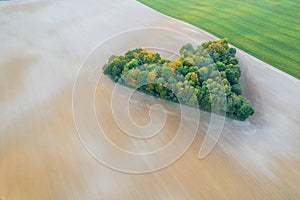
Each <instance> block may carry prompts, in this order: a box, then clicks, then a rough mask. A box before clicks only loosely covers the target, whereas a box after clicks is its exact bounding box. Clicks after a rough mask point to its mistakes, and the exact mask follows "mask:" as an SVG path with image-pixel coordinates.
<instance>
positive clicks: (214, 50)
mask: <svg viewBox="0 0 300 200" xmlns="http://www.w3.org/2000/svg"><path fill="white" fill-rule="evenodd" d="M235 53H236V51H235V49H234V48H229V47H228V41H227V39H223V40H217V41H208V42H205V43H203V44H202V45H200V46H198V47H197V48H196V49H195V48H194V47H193V46H192V45H191V44H186V45H184V46H183V47H182V48H181V49H180V54H181V58H179V59H177V60H174V61H170V60H164V59H162V58H161V57H160V55H159V54H158V53H154V52H149V51H146V50H143V49H135V50H131V51H128V52H127V53H126V54H125V55H124V56H119V57H117V56H112V57H110V58H109V62H108V64H106V65H105V66H104V67H103V70H104V74H106V75H108V76H110V77H111V78H112V79H113V80H114V81H115V82H120V83H122V84H125V85H126V86H129V87H132V88H136V89H138V90H139V91H142V92H145V93H147V94H150V95H153V96H156V97H159V98H162V99H166V100H170V101H174V102H180V103H182V104H185V105H188V106H192V107H199V108H200V109H203V110H206V111H211V112H214V113H217V114H222V115H226V116H227V117H230V118H233V119H238V120H245V119H246V118H247V117H249V116H250V115H252V114H253V113H254V110H253V108H252V105H251V103H250V102H249V100H247V99H246V98H245V97H243V96H241V94H242V86H241V84H240V82H239V78H240V76H241V70H240V67H239V65H238V61H237V59H236V58H235Z"/></svg>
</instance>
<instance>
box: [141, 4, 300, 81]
mask: <svg viewBox="0 0 300 200" xmlns="http://www.w3.org/2000/svg"><path fill="white" fill-rule="evenodd" d="M138 1H140V2H142V3H144V4H145V5H147V6H149V7H152V8H154V9H155V10H157V11H159V12H162V13H164V14H166V15H169V16H171V17H174V18H177V19H180V20H183V21H186V22H188V23H190V24H193V25H195V26H197V27H199V28H202V29H204V30H206V31H208V32H210V33H212V34H214V35H216V36H217V37H219V38H224V37H227V38H229V41H230V43H231V44H233V45H235V46H236V47H238V48H240V49H242V50H244V51H246V52H247V53H249V54H251V55H253V56H255V57H257V58H259V59H261V60H263V61H265V62H267V63H269V64H271V65H273V66H274V67H276V68H278V69H280V70H282V71H284V72H286V73H288V74H290V75H292V76H294V77H296V78H298V79H300V55H299V54H300V12H299V10H300V3H299V0H276V1H275V0H259V1H258V0H245V1H236V0H226V1H221V0H210V1H200V0H184V1H183V0H163V1H162V0H138Z"/></svg>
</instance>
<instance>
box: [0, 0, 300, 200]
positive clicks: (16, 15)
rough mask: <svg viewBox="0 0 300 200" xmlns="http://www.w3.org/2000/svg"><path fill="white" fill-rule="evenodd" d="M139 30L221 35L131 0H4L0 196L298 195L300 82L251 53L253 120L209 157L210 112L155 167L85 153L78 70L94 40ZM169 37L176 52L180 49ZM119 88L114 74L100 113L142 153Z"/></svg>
mask: <svg viewBox="0 0 300 200" xmlns="http://www.w3.org/2000/svg"><path fill="white" fill-rule="evenodd" d="M137 27H163V28H169V29H173V30H177V31H179V32H182V33H184V34H187V35H189V36H190V37H192V38H193V39H195V40H197V41H199V42H200V41H202V40H208V39H214V37H213V36H211V35H209V34H207V33H205V32H204V31H201V30H199V29H197V28H195V27H192V26H190V25H187V24H185V23H182V22H179V21H177V20H173V19H170V18H168V17H166V16H164V15H162V14H160V13H157V12H156V11H153V10H152V9H150V8H147V7H145V6H144V5H142V4H140V3H138V2H135V1H132V0H117V1H113V2H112V1H111V2H110V1H104V0H103V1H102V0H101V1H89V2H88V3H83V2H80V1H69V2H64V1H58V2H47V1H45V2H34V1H32V2H31V1H29V2H27V3H25V2H22V1H20V2H18V1H15V2H11V3H10V2H5V3H1V4H0V40H1V47H0V122H1V123H0V199H1V200H20V199H24V200H27V199H28V200H29V199H30V200H33V199H37V200H43V199H55V200H57V199H72V200H74V199H80V200H82V199H105V200H106V199H109V200H110V199H163V200H165V199H299V198H300V191H299V185H300V144H299V143H300V142H299V141H300V119H299V116H300V101H299V100H300V81H299V80H296V79H294V78H291V77H289V76H288V75H285V74H282V73H280V72H278V71H277V70H274V69H273V68H272V67H270V66H268V65H267V64H265V63H263V62H261V61H259V60H257V59H255V58H253V57H251V56H249V55H248V54H246V53H244V52H242V51H238V57H239V61H240V64H241V66H242V70H243V74H242V82H243V84H244V88H245V91H246V92H245V95H246V96H247V97H248V98H250V99H251V101H252V103H253V105H254V107H255V110H256V113H255V115H254V116H252V117H251V118H250V119H249V121H248V122H244V123H238V122H235V121H232V120H226V122H225V127H224V129H223V133H222V135H221V138H220V140H219V142H218V144H217V146H216V147H215V148H214V149H213V151H212V152H211V153H210V154H209V156H207V157H206V158H205V159H202V160H199V159H198V157H197V155H198V152H199V146H200V144H201V143H202V141H203V138H204V136H205V135H204V133H205V131H206V128H207V125H206V124H207V117H205V115H204V117H203V120H202V121H201V122H200V128H199V130H198V135H197V138H196V141H195V142H194V143H193V144H192V146H191V148H189V150H188V151H187V152H186V153H185V154H184V156H183V157H181V158H180V159H179V160H178V161H177V162H175V163H174V164H173V165H171V166H170V167H168V168H166V169H163V170H160V171H158V172H156V173H150V174H142V175H132V174H126V173H120V172H117V171H115V170H112V169H110V168H107V167H106V166H104V165H102V164H100V163H99V162H97V161H96V160H95V159H93V158H92V157H91V156H90V154H88V153H87V152H86V150H85V149H84V147H83V146H82V144H81V142H80V140H79V138H78V135H77V132H76V128H75V125H74V120H73V114H72V89H73V83H74V81H75V77H76V73H77V71H78V69H79V67H80V64H81V63H82V62H83V60H84V58H85V57H86V56H87V55H88V53H89V52H90V51H91V50H92V49H93V48H94V47H95V45H96V44H98V43H100V42H102V41H103V40H105V39H106V38H108V37H110V36H111V35H114V34H118V33H120V32H122V31H124V30H130V29H134V28H137ZM146 37H149V38H150V39H148V40H149V41H150V42H151V38H152V37H153V38H155V37H157V35H147V36H146ZM137 39H139V38H137ZM153 42H157V41H153ZM160 42H161V43H164V44H165V45H169V47H170V48H171V49H172V50H174V51H178V46H180V45H178V46H174V45H175V44H172V43H170V44H169V43H168V42H169V40H168V39H166V40H163V41H160ZM128 44H130V41H129V42H128ZM112 88H113V83H112V82H111V81H109V80H108V79H104V80H103V82H101V83H99V87H98V88H97V91H96V96H95V97H96V100H97V101H96V105H95V107H96V114H97V116H98V119H99V120H100V121H104V122H105V123H104V124H105V127H104V128H108V129H110V130H111V134H110V135H109V136H108V137H109V138H110V139H111V140H112V141H113V142H114V143H115V144H117V145H118V146H121V147H124V148H125V147H126V148H128V149H131V150H136V148H137V147H139V146H138V145H137V144H136V143H134V141H133V140H132V139H130V138H127V137H125V136H124V134H122V132H121V131H120V130H119V129H118V128H117V126H116V124H115V122H114V119H113V117H112V116H111V110H110V107H109V103H110V95H111V90H112ZM83 98H84V95H83ZM137 98H139V99H141V98H142V99H143V97H137ZM143 101H144V102H146V103H145V104H143V103H141V102H140V101H134V102H133V103H132V104H133V105H135V107H133V108H132V113H133V114H132V116H133V119H135V120H137V121H138V122H139V123H145V122H147V121H148V120H149V117H148V107H147V105H146V104H149V102H147V101H148V100H147V98H146V99H143ZM152 101H155V102H158V101H157V100H152ZM152 103H153V102H152ZM171 106H172V105H171ZM88 120H89V119H87V121H88ZM179 120H180V116H179V114H178V113H176V112H175V113H172V114H170V113H169V114H168V121H167V123H166V127H165V128H164V133H165V136H161V137H158V138H154V139H153V140H152V141H151V142H149V143H147V145H148V146H147V148H146V149H145V150H147V149H153V148H154V149H155V148H157V147H161V146H163V145H165V144H166V143H168V142H169V141H170V138H172V137H173V136H174V135H172V134H174V131H176V130H175V129H176V128H177V127H176V126H174V124H178V122H179ZM143 147H144V146H143Z"/></svg>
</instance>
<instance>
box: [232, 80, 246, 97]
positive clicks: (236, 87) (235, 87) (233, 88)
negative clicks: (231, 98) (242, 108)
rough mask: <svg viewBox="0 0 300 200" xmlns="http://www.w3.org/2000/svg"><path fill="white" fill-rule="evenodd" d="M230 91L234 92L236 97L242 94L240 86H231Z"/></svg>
mask: <svg viewBox="0 0 300 200" xmlns="http://www.w3.org/2000/svg"><path fill="white" fill-rule="evenodd" d="M231 91H232V92H234V93H235V94H237V95H241V94H242V92H243V88H242V86H241V84H239V83H237V84H234V85H232V86H231Z"/></svg>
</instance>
